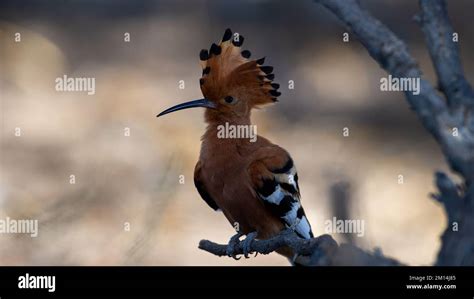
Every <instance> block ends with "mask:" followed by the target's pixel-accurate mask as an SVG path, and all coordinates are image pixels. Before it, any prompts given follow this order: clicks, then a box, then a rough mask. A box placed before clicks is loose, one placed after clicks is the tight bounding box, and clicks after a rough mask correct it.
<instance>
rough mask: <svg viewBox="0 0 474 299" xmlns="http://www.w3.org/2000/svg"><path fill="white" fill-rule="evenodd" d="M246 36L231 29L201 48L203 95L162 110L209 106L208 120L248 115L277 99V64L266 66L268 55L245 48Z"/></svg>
mask: <svg viewBox="0 0 474 299" xmlns="http://www.w3.org/2000/svg"><path fill="white" fill-rule="evenodd" d="M243 42H244V37H243V36H242V35H239V34H238V33H234V34H233V33H232V31H231V30H230V29H227V30H226V31H225V33H224V36H223V37H222V40H221V42H220V43H219V44H212V46H211V48H210V49H209V51H208V50H201V52H200V55H199V58H200V60H201V66H202V77H201V78H200V80H199V82H200V85H201V91H202V93H203V95H204V98H203V99H199V100H194V101H190V102H186V103H182V104H179V105H176V106H173V107H171V108H168V109H166V110H165V111H163V112H161V113H160V114H158V116H162V115H165V114H168V113H171V112H174V111H178V110H182V109H187V108H194V107H205V108H207V111H206V118H207V120H208V121H212V120H213V119H239V118H248V117H249V115H250V111H251V109H252V108H258V107H260V106H263V105H266V104H271V103H274V102H276V101H277V97H278V96H280V92H278V91H277V89H278V88H279V85H278V84H276V83H272V81H273V78H274V75H273V74H272V71H273V67H271V66H263V63H264V60H265V59H264V58H261V59H256V60H251V59H250V55H251V54H250V51H248V50H242V48H241V46H242V44H243Z"/></svg>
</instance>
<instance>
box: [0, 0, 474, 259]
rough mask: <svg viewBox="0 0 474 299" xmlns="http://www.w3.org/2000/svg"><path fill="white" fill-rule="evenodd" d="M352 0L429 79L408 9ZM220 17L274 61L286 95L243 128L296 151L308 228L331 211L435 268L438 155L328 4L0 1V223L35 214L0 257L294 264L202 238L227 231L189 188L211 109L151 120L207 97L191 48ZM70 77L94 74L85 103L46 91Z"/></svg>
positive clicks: (206, 42)
mask: <svg viewBox="0 0 474 299" xmlns="http://www.w3.org/2000/svg"><path fill="white" fill-rule="evenodd" d="M362 4H363V5H364V6H365V7H366V8H367V9H369V10H370V11H371V12H372V13H373V14H374V15H375V16H377V17H378V18H380V19H381V20H383V22H385V23H386V24H387V25H388V26H389V27H390V28H391V29H392V30H393V31H394V32H395V33H396V34H398V35H399V36H400V37H401V38H402V39H404V40H405V41H406V42H407V43H408V45H409V48H410V51H411V53H412V54H413V55H414V56H415V57H416V58H417V60H418V61H419V63H420V65H421V67H422V69H423V70H424V71H425V74H426V76H427V78H429V79H430V80H431V81H432V82H434V83H436V82H435V76H434V73H433V68H432V66H431V63H430V60H429V55H428V52H427V51H426V48H425V46H424V40H423V35H422V33H421V30H420V29H419V27H418V26H417V25H416V24H415V23H414V22H413V21H412V17H413V15H414V14H415V13H416V12H417V11H418V6H417V1H412V0H403V1H401V0H397V1H395V0H385V1H362ZM472 11H474V2H473V1H468V0H463V1H461V0H459V1H450V2H449V14H450V16H451V19H452V22H453V24H454V27H455V31H457V32H458V33H459V40H460V42H459V46H460V48H461V55H462V61H463V63H464V68H465V71H466V75H467V79H468V80H470V81H471V82H472V81H474V60H473V57H472V55H469V53H473V50H474V39H473V38H472V37H473V36H474V26H472V25H473V21H472V14H470V13H469V12H472ZM227 27H230V28H231V29H232V30H233V31H234V32H239V33H240V34H242V35H244V36H245V43H244V48H245V49H249V50H250V51H251V52H252V58H260V57H262V56H266V62H267V64H268V65H272V66H274V67H275V71H274V73H275V75H276V77H275V78H276V79H275V82H278V83H280V84H281V85H282V88H281V92H282V96H281V97H280V102H279V103H278V104H277V105H273V106H270V107H268V108H266V109H264V110H259V111H256V112H255V113H254V114H253V121H254V123H255V124H257V125H258V133H259V134H261V135H263V136H265V137H268V138H269V139H270V140H272V141H273V142H275V143H277V144H279V145H281V146H282V147H284V148H286V149H287V150H288V151H289V152H290V153H291V155H292V156H293V159H294V160H295V163H296V166H297V168H298V172H299V177H300V187H301V191H302V201H303V204H304V206H305V210H306V213H307V215H308V218H309V220H310V222H311V223H312V226H313V230H314V232H315V234H316V235H320V234H323V233H325V232H326V231H325V221H326V220H328V219H332V217H334V216H336V217H338V218H339V219H344V218H347V219H360V220H364V221H365V234H364V236H363V237H357V236H356V235H350V234H337V233H334V234H332V235H333V237H334V238H336V240H338V241H342V242H352V243H355V244H356V245H358V246H361V247H362V248H365V249H367V250H373V249H374V248H376V247H378V248H380V249H381V250H382V252H383V253H384V254H385V255H388V256H391V257H394V258H397V259H399V260H400V261H402V262H405V263H408V264H410V265H429V264H431V263H432V262H433V261H434V260H435V257H436V254H437V252H438V248H439V244H440V239H439V238H440V235H441V233H442V231H443V230H444V228H445V226H446V216H445V215H444V213H443V210H442V208H441V207H440V206H439V205H438V204H437V203H436V202H434V201H433V200H431V199H430V198H429V193H430V192H434V191H435V188H434V185H433V172H434V171H435V170H438V169H441V170H447V166H446V163H445V161H444V159H443V157H442V154H441V152H440V150H439V147H438V145H437V144H436V143H435V142H434V141H433V139H432V138H431V136H429V134H428V133H427V132H426V131H425V130H424V129H423V128H422V126H421V125H420V122H419V121H418V120H417V118H416V116H415V115H414V113H413V112H412V111H411V110H410V109H409V108H408V105H407V103H406V101H405V98H404V95H403V93H401V92H381V91H380V84H379V82H380V78H381V77H382V76H386V73H385V72H384V71H382V70H381V69H380V68H379V67H378V65H377V64H376V63H375V62H374V61H373V60H371V58H370V57H369V56H368V54H367V53H366V51H365V49H364V48H363V47H362V46H361V45H360V44H359V43H358V42H357V40H356V38H355V37H353V36H349V38H350V41H349V42H348V43H344V42H343V33H344V32H345V31H344V29H343V28H342V27H341V24H340V23H339V21H338V20H337V19H336V18H335V17H333V16H332V15H331V13H330V12H328V11H326V10H325V9H323V8H322V7H321V6H319V5H316V4H314V3H313V2H312V1H310V0H307V1H291V2H288V1H266V0H259V1H257V0H254V1H245V0H244V1H230V0H229V1H217V0H215V1H199V0H196V1H183V0H181V1H171V0H169V1H123V0H119V1H90V0H85V1H79V0H75V1H59V0H55V1H31V0H29V1H13V0H4V1H2V2H1V3H0V45H1V47H0V51H1V52H0V88H1V92H0V97H1V117H2V122H1V126H2V127H1V161H0V162H1V180H0V218H1V219H5V217H10V218H12V219H38V220H39V236H38V237H37V238H32V237H30V236H29V235H21V234H16V235H15V234H0V264H1V265H288V262H287V260H286V259H284V258H282V257H280V256H278V255H277V254H271V255H268V256H258V257H257V258H251V259H248V260H244V259H242V260H240V261H234V260H232V259H230V258H218V257H216V256H213V255H211V254H209V253H206V252H203V251H201V250H199V249H198V248H197V246H198V243H199V240H201V239H210V240H213V241H216V242H220V243H226V242H227V241H228V239H229V238H230V236H231V235H232V234H233V233H234V230H233V229H232V227H231V225H230V224H229V223H228V222H227V220H226V219H225V218H224V216H223V215H222V214H221V213H215V212H213V211H212V210H211V209H210V208H209V207H208V206H207V205H206V204H205V202H204V201H203V200H202V199H201V198H200V197H199V195H198V193H197V191H196V190H195V188H194V184H193V170H194V165H195V163H196V161H197V159H198V155H199V149H200V136H201V135H202V133H203V132H204V129H205V124H204V122H203V111H202V110H198V109H194V110H188V111H185V112H178V113H175V114H173V115H170V116H169V117H168V116H167V117H163V118H161V119H156V117H155V116H156V114H157V113H158V112H160V111H162V110H164V109H165V108H167V107H169V106H171V105H174V104H177V103H180V102H183V101H185V100H190V99H196V98H199V97H200V96H201V92H200V89H199V82H198V79H199V77H200V74H201V69H200V67H199V63H198V62H199V59H198V53H199V51H200V49H202V48H208V47H209V46H210V45H211V43H212V42H217V41H218V40H220V38H221V36H222V34H223V32H224V30H225V29H226V28H227ZM16 33H20V34H21V41H20V42H17V41H15V34H16ZM126 33H129V34H130V42H126V41H124V35H125V34H126ZM63 75H67V76H69V77H94V78H96V79H95V80H96V93H95V95H92V96H89V95H87V93H85V92H58V91H56V90H55V85H56V83H55V79H56V78H57V77H62V76H63ZM180 80H183V82H184V84H185V85H184V89H180ZM290 80H292V81H293V82H294V89H289V88H288V86H289V82H290ZM17 128H20V130H21V136H15V132H16V130H17ZM344 128H348V129H349V136H348V137H344V136H343V129H344ZM127 132H130V134H127ZM128 135H129V136H128ZM71 175H73V176H74V178H75V184H71V183H70V179H71ZM400 176H402V177H400Z"/></svg>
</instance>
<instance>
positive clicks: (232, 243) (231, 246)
mask: <svg viewBox="0 0 474 299" xmlns="http://www.w3.org/2000/svg"><path fill="white" fill-rule="evenodd" d="M243 235H244V234H243V233H241V232H238V233H237V234H235V235H233V236H232V238H230V240H229V243H228V244H227V248H226V254H227V256H228V257H231V258H233V259H234V260H237V261H238V260H240V257H237V254H235V248H236V246H237V245H238V244H239V242H240V240H239V239H240V237H242V236H243Z"/></svg>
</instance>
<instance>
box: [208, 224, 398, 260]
mask: <svg viewBox="0 0 474 299" xmlns="http://www.w3.org/2000/svg"><path fill="white" fill-rule="evenodd" d="M242 243H243V242H242V241H240V242H238V243H237V244H236V246H235V253H236V254H239V255H241V254H243V244H242ZM281 247H290V248H291V249H293V251H294V252H295V253H297V254H299V255H304V256H307V257H308V261H307V262H306V263H305V265H308V266H342V265H346V266H398V265H401V263H400V262H398V261H396V260H394V259H391V258H388V257H385V256H384V255H383V254H382V253H381V252H380V250H376V251H375V252H373V253H369V252H367V251H364V250H362V249H360V248H358V247H356V246H353V245H349V244H342V245H338V244H337V242H336V241H335V240H334V239H333V238H332V237H331V236H329V235H322V236H319V237H316V238H312V239H309V240H305V239H301V238H300V237H298V236H297V235H296V234H295V233H294V232H293V231H292V230H288V229H287V230H284V231H282V232H281V233H280V234H278V235H276V236H274V237H273V238H270V239H267V240H254V241H252V243H251V244H250V249H251V251H252V252H257V253H260V254H269V253H271V252H273V251H275V250H277V249H278V248H281ZM199 248H200V249H202V250H205V251H207V252H210V253H212V254H214V255H217V256H227V254H226V249H227V245H222V244H217V243H214V242H211V241H208V240H201V242H200V243H199Z"/></svg>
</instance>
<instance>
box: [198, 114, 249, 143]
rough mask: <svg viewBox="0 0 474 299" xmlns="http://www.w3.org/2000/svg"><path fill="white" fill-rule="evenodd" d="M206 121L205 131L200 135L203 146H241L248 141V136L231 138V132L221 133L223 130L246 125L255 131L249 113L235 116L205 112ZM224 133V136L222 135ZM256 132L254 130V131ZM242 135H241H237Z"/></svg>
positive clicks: (240, 127)
mask: <svg viewBox="0 0 474 299" xmlns="http://www.w3.org/2000/svg"><path fill="white" fill-rule="evenodd" d="M206 122H207V124H208V126H207V128H206V132H205V133H204V135H203V136H202V141H203V145H205V147H215V146H216V145H218V146H231V145H239V146H243V145H245V144H247V143H249V140H248V138H232V135H231V134H227V133H225V132H224V133H223V131H226V130H227V131H230V130H233V129H234V130H236V129H237V128H238V129H242V128H243V127H247V128H248V130H253V131H256V130H255V129H254V128H253V126H252V125H251V122H250V115H247V116H244V117H235V116H227V115H210V114H206ZM223 134H224V137H222V136H223ZM255 134H256V132H255ZM238 137H242V136H238Z"/></svg>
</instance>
